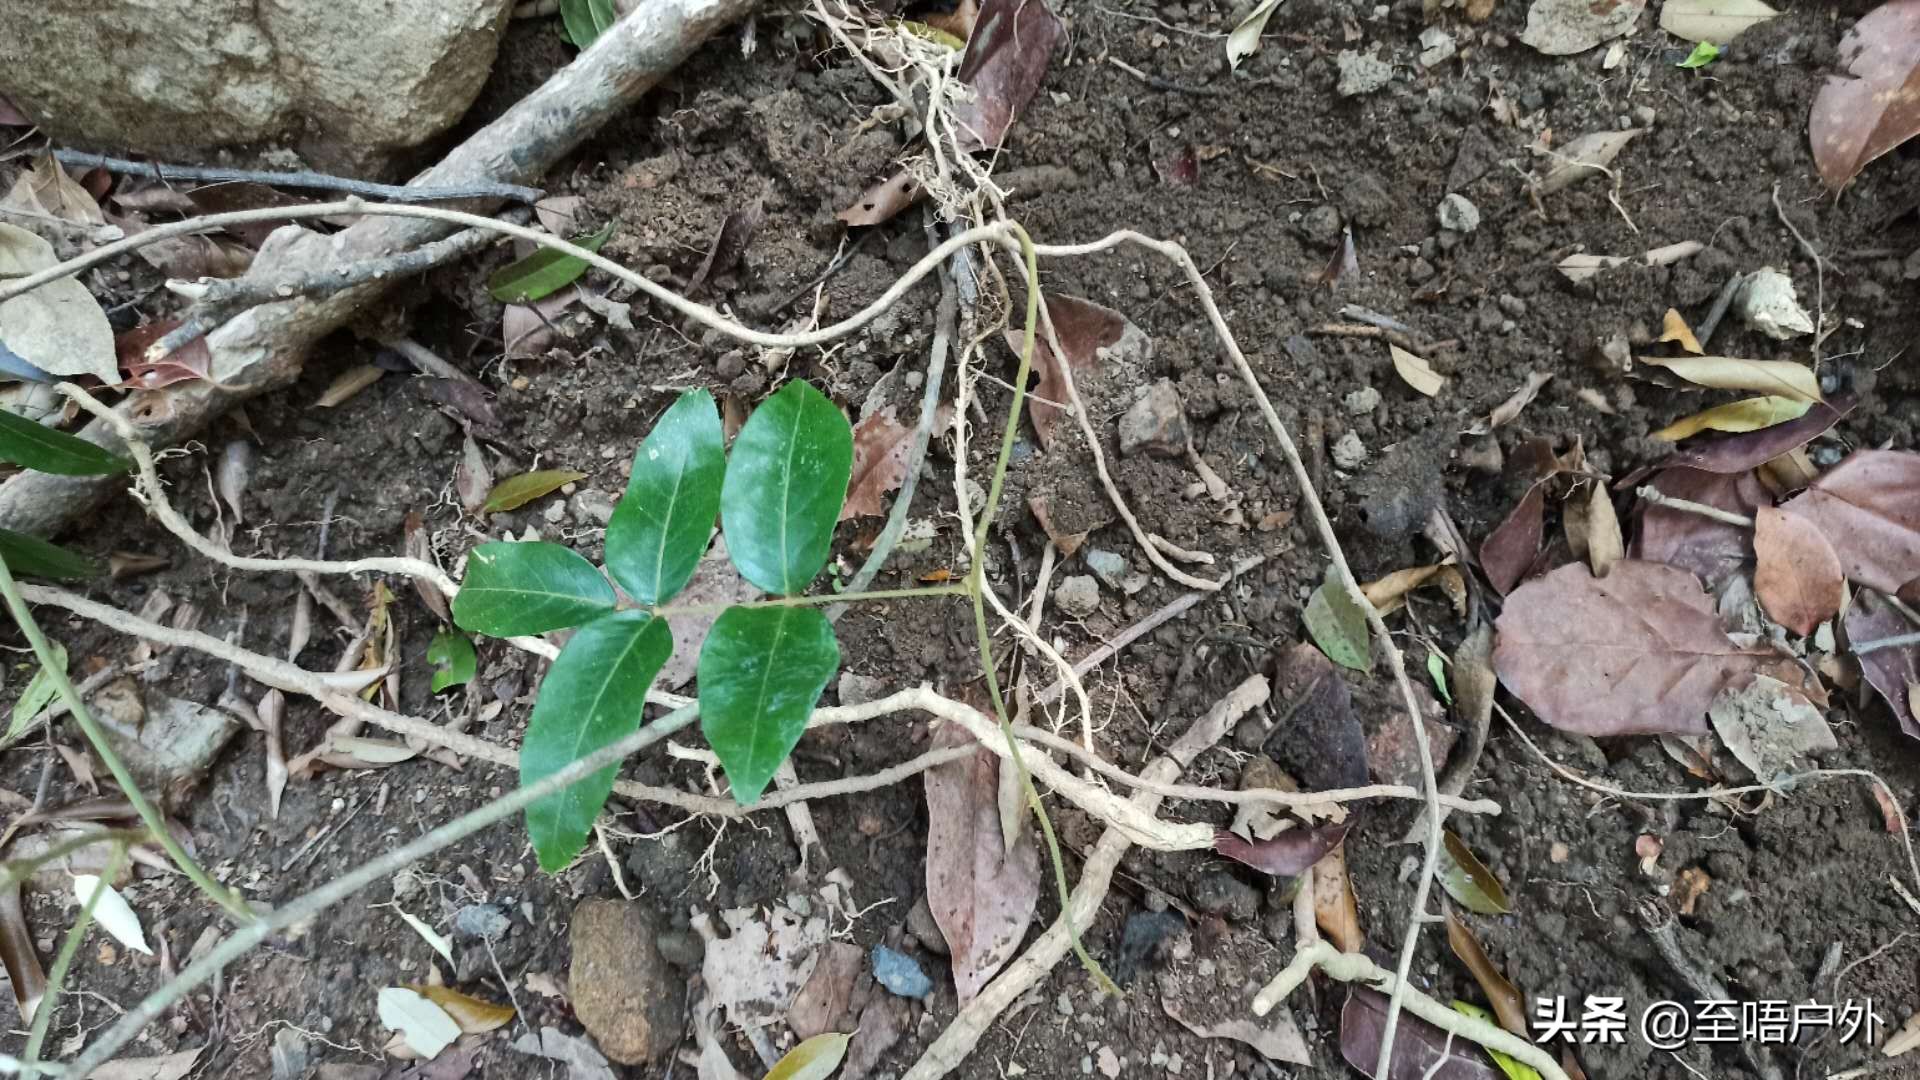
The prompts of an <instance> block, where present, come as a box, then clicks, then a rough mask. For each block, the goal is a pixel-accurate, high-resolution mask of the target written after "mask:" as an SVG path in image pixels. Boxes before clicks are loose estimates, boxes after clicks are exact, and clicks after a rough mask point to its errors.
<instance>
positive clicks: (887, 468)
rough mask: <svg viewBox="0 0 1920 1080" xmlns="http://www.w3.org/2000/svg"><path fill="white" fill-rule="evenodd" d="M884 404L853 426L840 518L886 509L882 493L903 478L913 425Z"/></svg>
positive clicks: (897, 485)
mask: <svg viewBox="0 0 1920 1080" xmlns="http://www.w3.org/2000/svg"><path fill="white" fill-rule="evenodd" d="M897 411H898V409H897V407H896V406H893V405H888V406H887V407H885V408H883V409H880V410H878V411H876V412H874V413H873V414H871V415H869V416H867V417H865V418H863V419H862V420H861V421H860V422H859V423H858V424H856V425H854V428H853V479H852V481H851V482H849V483H848V485H847V501H846V502H845V503H843V504H841V507H840V520H841V521H846V520H847V519H848V518H856V517H878V516H880V515H882V514H885V513H886V512H887V507H886V503H885V501H884V500H885V496H886V494H887V493H888V492H890V491H898V490H899V489H900V484H901V482H902V481H904V480H905V479H906V478H907V455H908V453H909V452H911V451H912V449H913V429H911V428H909V427H907V426H906V425H904V424H902V423H900V421H899V420H898V419H896V418H895V413H896V412H897Z"/></svg>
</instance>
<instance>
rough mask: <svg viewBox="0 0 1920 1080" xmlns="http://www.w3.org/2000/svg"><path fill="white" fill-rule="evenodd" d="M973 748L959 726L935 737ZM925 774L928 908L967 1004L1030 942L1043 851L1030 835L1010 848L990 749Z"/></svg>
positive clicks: (980, 749) (995, 762) (942, 743)
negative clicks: (1023, 942) (1024, 942)
mask: <svg viewBox="0 0 1920 1080" xmlns="http://www.w3.org/2000/svg"><path fill="white" fill-rule="evenodd" d="M970 743H972V737H971V736H970V735H968V734H967V732H966V731H965V730H964V729H962V728H960V727H958V726H957V725H953V726H949V727H946V728H943V729H942V730H941V731H940V732H939V734H937V735H936V736H935V744H936V745H938V746H966V745H969V744H970ZM924 775H925V784H926V795H927V869H926V882H927V904H928V906H929V908H931V910H932V912H933V920H934V922H935V923H936V924H938V926H939V927H940V933H941V936H942V937H944V938H945V939H946V942H947V946H948V948H949V949H950V950H951V953H952V957H953V983H954V988H955V990H956V991H957V992H958V994H959V999H960V1003H961V1004H962V1005H965V1004H966V1003H967V1002H969V1001H971V1000H973V998H974V996H975V995H977V994H978V993H979V992H980V991H981V989H982V988H984V987H985V986H986V984H987V982H988V981H989V980H991V979H992V978H993V976H994V975H995V974H996V973H997V972H998V971H999V970H1000V969H1001V968H1002V967H1004V966H1005V965H1006V963H1007V961H1009V960H1011V959H1013V955H1014V952H1015V951H1016V950H1017V949H1018V948H1019V945H1020V941H1021V939H1022V938H1023V937H1025V936H1026V932H1027V927H1028V926H1029V925H1030V924H1031V923H1032V921H1033V916H1034V909H1035V905H1036V904H1037V903H1038V901H1039V898H1040V852H1039V849H1038V847H1036V846H1035V844H1034V841H1033V838H1032V836H1030V835H1022V836H1019V837H1016V838H1015V839H1014V842H1013V843H1012V844H1011V845H1010V846H1009V845H1008V844H1007V842H1006V837H1005V835H1004V832H1003V830H1002V828H1001V822H1000V798H999V791H1000V766H999V758H998V757H997V756H996V755H995V754H994V753H993V752H992V751H990V750H988V749H987V748H985V747H977V748H976V750H975V753H974V754H973V756H971V757H967V758H963V759H961V760H959V761H956V762H952V763H949V764H946V765H942V766H940V767H938V768H935V769H929V770H927V772H926V773H925V774H924Z"/></svg>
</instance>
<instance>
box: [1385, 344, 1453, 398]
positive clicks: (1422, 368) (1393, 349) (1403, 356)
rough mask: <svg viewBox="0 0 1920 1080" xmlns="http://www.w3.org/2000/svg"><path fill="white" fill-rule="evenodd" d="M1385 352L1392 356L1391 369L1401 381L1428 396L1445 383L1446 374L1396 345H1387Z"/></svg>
mask: <svg viewBox="0 0 1920 1080" xmlns="http://www.w3.org/2000/svg"><path fill="white" fill-rule="evenodd" d="M1387 352H1388V354H1389V355H1390V356H1392V357H1393V370H1394V371H1395V372H1396V373H1398V374H1399V376H1400V378H1401V380H1402V381H1404V382H1405V383H1406V384H1407V385H1408V386H1411V387H1413V388H1414V389H1415V390H1418V391H1419V392H1420V393H1422V394H1425V395H1426V396H1428V397H1433V396H1434V395H1436V394H1438V393H1439V392H1440V389H1441V388H1442V387H1444V386H1446V385H1447V379H1446V376H1444V375H1442V374H1440V373H1439V372H1437V371H1435V370H1433V368H1432V367H1431V366H1430V365H1429V364H1428V363H1427V362H1426V361H1425V360H1423V359H1421V358H1420V357H1418V356H1415V355H1413V354H1412V353H1410V352H1408V351H1407V350H1405V349H1403V348H1401V347H1400V346H1398V345H1388V346H1387Z"/></svg>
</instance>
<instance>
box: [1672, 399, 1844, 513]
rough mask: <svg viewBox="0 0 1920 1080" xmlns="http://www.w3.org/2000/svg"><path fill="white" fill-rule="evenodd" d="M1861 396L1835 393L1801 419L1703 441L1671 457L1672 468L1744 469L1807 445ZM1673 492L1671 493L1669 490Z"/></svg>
mask: <svg viewBox="0 0 1920 1080" xmlns="http://www.w3.org/2000/svg"><path fill="white" fill-rule="evenodd" d="M1858 400H1859V399H1858V398H1856V397H1854V396H1853V395H1851V394H1845V395H1835V396H1834V398H1833V400H1831V401H1816V402H1814V403H1813V405H1812V406H1811V407H1809V408H1808V409H1807V411H1806V412H1805V413H1804V414H1802V415H1801V416H1800V418H1799V419H1797V420H1789V421H1787V422H1786V423H1784V424H1775V425H1773V426H1772V427H1766V428H1761V429H1760V430H1759V431H1748V432H1744V433H1742V434H1739V435H1729V436H1728V437H1726V438H1724V439H1715V440H1713V441H1712V442H1706V443H1701V444H1700V445H1698V446H1695V447H1693V448H1692V449H1690V450H1687V451H1686V452H1684V453H1679V454H1675V455H1673V456H1672V457H1671V458H1668V459H1667V461H1666V465H1667V466H1668V467H1669V468H1687V469H1699V470H1702V471H1704V472H1710V473H1743V472H1747V471H1749V470H1752V469H1757V468H1759V467H1760V466H1761V465H1763V464H1765V463H1766V462H1768V461H1771V460H1773V459H1774V458H1777V457H1779V456H1780V455H1781V454H1785V453H1787V452H1789V451H1791V450H1793V449H1795V448H1797V447H1801V446H1805V445H1806V444H1807V443H1809V442H1812V441H1813V440H1814V439H1817V438H1819V437H1820V436H1821V435H1823V434H1825V433H1826V431H1827V429H1828V428H1831V427H1832V426H1833V425H1835V424H1837V423H1839V422H1840V418H1841V417H1843V416H1845V415H1847V413H1849V412H1852V411H1853V407H1854V405H1855V404H1856V403H1857V402H1858ZM1669 494H1671V493H1669Z"/></svg>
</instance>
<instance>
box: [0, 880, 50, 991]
mask: <svg viewBox="0 0 1920 1080" xmlns="http://www.w3.org/2000/svg"><path fill="white" fill-rule="evenodd" d="M14 854H15V855H16V856H17V855H19V854H20V852H17V851H16V852H14ZM20 888H21V885H20V883H19V882H17V881H16V882H14V883H13V884H11V885H6V886H0V964H4V965H5V967H6V971H7V980H8V982H10V983H12V985H13V1001H14V1004H16V1005H18V1006H19V1007H20V1023H21V1026H23V1027H24V1026H26V1025H28V1024H31V1023H33V1014H34V1013H35V1012H36V1011H38V1010H39V1008H40V1002H41V999H43V998H45V997H46V995H47V973H46V969H44V968H42V967H41V966H40V954H39V953H38V952H36V951H34V947H33V934H32V933H30V932H29V931H28V930H27V916H26V912H25V910H24V909H23V908H22V907H21V904H20Z"/></svg>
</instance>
